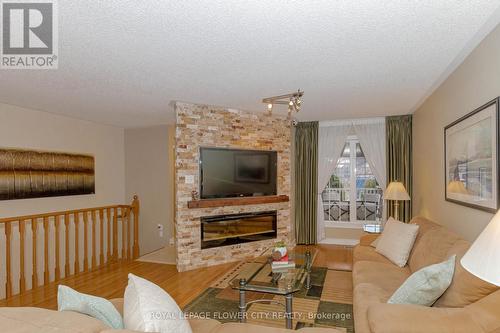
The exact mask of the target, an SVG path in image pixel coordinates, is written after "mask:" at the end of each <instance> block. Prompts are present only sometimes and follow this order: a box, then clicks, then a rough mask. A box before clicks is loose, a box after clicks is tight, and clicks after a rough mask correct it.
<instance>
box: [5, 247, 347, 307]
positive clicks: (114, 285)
mask: <svg viewBox="0 0 500 333" xmlns="http://www.w3.org/2000/svg"><path fill="white" fill-rule="evenodd" d="M315 248H317V249H318V250H319V252H318V255H317V256H316V259H315V261H314V266H322V267H328V268H329V269H336V270H350V269H351V268H352V248H349V247H345V246H336V245H318V246H315ZM235 265H236V263H229V264H224V265H218V266H212V267H207V268H200V269H196V270H192V271H188V272H182V273H179V272H177V270H176V268H175V266H174V265H164V264H155V263H149V262H139V261H131V262H122V263H116V264H112V265H110V266H108V267H105V268H102V269H98V270H95V271H92V272H88V273H83V274H79V275H77V276H73V277H69V278H66V279H63V280H61V281H59V282H58V283H50V284H49V285H47V286H43V287H39V288H36V289H33V290H30V291H28V292H25V293H24V294H23V295H16V296H13V297H11V298H9V299H6V300H0V306H34V307H42V308H48V309H56V308H57V285H58V284H64V285H67V286H69V287H71V288H74V289H76V290H78V291H80V292H82V293H86V294H92V295H96V296H100V297H105V298H108V299H110V298H118V297H123V292H124V291H125V287H126V286H127V275H128V273H133V274H135V275H137V276H141V277H143V278H145V279H148V280H150V281H152V282H154V283H156V284H158V285H159V286H161V287H162V288H163V289H165V290H166V291H167V292H168V293H169V294H170V295H171V296H172V297H173V298H174V299H175V300H176V301H177V303H178V304H179V306H180V307H183V306H185V305H187V304H188V303H189V302H190V301H191V300H193V299H194V298H195V297H196V296H198V295H199V294H200V293H201V292H203V291H204V290H205V289H206V288H208V286H210V285H211V284H212V283H213V282H214V281H215V280H216V279H217V278H218V277H219V276H221V275H222V274H224V273H226V272H227V271H228V270H229V269H231V268H232V267H234V266H235Z"/></svg>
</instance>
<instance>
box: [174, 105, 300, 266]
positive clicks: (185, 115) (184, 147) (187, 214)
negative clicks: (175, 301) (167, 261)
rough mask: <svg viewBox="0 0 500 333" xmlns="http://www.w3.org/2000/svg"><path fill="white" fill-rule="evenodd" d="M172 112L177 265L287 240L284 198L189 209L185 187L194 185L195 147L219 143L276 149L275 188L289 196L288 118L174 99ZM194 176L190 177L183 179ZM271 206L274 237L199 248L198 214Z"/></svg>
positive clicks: (239, 254)
mask: <svg viewBox="0 0 500 333" xmlns="http://www.w3.org/2000/svg"><path fill="white" fill-rule="evenodd" d="M175 112H176V133H175V137H176V148H175V150H176V160H175V167H176V173H175V178H176V179H175V180H176V213H175V226H176V228H175V229H176V231H175V232H176V240H177V242H176V243H177V244H176V247H177V269H178V270H179V271H187V270H191V269H195V268H200V267H207V266H212V265H217V264H222V263H227V262H232V261H238V260H243V259H249V258H252V257H255V256H258V255H260V254H261V253H262V252H263V251H265V250H266V249H267V248H269V247H270V246H272V245H273V244H274V242H275V241H277V240H284V241H286V242H287V243H289V244H290V242H291V240H292V239H293V237H292V235H291V230H292V228H291V218H290V217H291V215H290V214H291V212H290V202H284V203H275V204H262V205H248V206H231V207H216V208H200V209H189V208H188V207H187V203H188V201H190V200H191V192H192V191H193V190H196V191H198V188H199V164H198V162H199V148H200V147H225V148H240V149H258V150H275V151H277V152H278V194H279V195H288V196H291V193H290V190H291V153H290V151H291V133H292V132H291V124H290V121H289V120H287V119H286V118H284V117H274V116H270V115H267V114H265V113H262V114H256V113H251V112H246V111H240V110H236V109H229V108H223V107H216V106H208V105H198V104H190V103H183V102H182V103H181V102H177V103H176V104H175ZM190 178H194V183H192V184H190V183H188V182H186V179H188V180H189V179H190ZM269 210H276V211H277V212H278V231H277V233H278V235H277V239H276V240H268V241H258V242H251V243H245V244H238V245H233V246H225V247H219V248H212V249H204V250H202V249H201V235H200V217H202V216H211V215H222V214H237V213H244V212H258V211H269Z"/></svg>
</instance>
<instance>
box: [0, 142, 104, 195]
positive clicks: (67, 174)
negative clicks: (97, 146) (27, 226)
mask: <svg viewBox="0 0 500 333" xmlns="http://www.w3.org/2000/svg"><path fill="white" fill-rule="evenodd" d="M94 176H95V171H94V157H93V156H89V155H81V154H71V153H60V152H45V151H35V150H21V149H10V148H9V149H4V148H0V200H14V199H26V198H41V197H55V196H68V195H81V194H93V193H95V177H94Z"/></svg>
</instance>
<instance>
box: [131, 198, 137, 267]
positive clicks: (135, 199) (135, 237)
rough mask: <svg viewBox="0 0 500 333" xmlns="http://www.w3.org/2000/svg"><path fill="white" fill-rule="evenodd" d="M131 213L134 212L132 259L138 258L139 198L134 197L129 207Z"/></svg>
mask: <svg viewBox="0 0 500 333" xmlns="http://www.w3.org/2000/svg"><path fill="white" fill-rule="evenodd" d="M130 206H131V208H132V211H133V212H134V246H133V257H134V259H137V258H139V197H138V196H137V195H134V200H133V201H132V204H131V205H130Z"/></svg>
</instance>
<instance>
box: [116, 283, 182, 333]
mask: <svg viewBox="0 0 500 333" xmlns="http://www.w3.org/2000/svg"><path fill="white" fill-rule="evenodd" d="M123 318H124V321H125V328H126V329H128V330H132V331H140V332H158V333H172V332H175V333H192V331H191V326H189V322H188V321H187V320H186V318H184V315H183V313H182V311H181V309H180V308H179V306H178V305H177V303H176V302H175V301H174V299H173V298H172V297H171V296H170V295H169V294H167V293H166V292H165V291H164V290H163V289H162V288H160V287H159V286H157V285H156V284H154V283H152V282H149V281H148V280H145V279H142V278H140V277H138V276H135V275H133V274H129V275H128V285H127V288H126V289H125V297H124V303H123Z"/></svg>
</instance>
